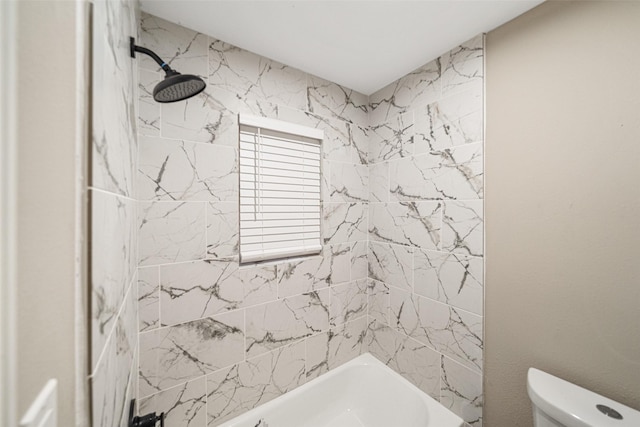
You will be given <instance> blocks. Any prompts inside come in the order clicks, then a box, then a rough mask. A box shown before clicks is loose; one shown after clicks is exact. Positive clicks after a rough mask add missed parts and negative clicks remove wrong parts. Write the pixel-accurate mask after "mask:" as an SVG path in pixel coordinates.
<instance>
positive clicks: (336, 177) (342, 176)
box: [328, 162, 369, 202]
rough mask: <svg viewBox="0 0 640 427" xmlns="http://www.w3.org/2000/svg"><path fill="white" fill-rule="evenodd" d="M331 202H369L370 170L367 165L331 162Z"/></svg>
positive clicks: (329, 193)
mask: <svg viewBox="0 0 640 427" xmlns="http://www.w3.org/2000/svg"><path fill="white" fill-rule="evenodd" d="M329 170H330V174H331V175H330V177H329V192H328V195H329V198H328V199H329V200H330V201H331V202H368V201H369V168H368V167H367V165H362V164H353V163H343V162H330V165H329Z"/></svg>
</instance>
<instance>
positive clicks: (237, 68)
mask: <svg viewBox="0 0 640 427" xmlns="http://www.w3.org/2000/svg"><path fill="white" fill-rule="evenodd" d="M209 84H210V85H211V86H212V90H214V91H215V92H216V93H217V94H219V93H221V92H220V91H219V89H223V90H224V91H225V93H227V94H228V95H230V96H229V99H227V101H228V102H227V103H226V104H228V105H231V107H229V108H231V109H233V104H234V101H236V100H237V99H238V98H245V99H251V100H252V99H255V100H262V101H267V102H270V103H273V104H281V105H287V106H289V107H291V108H296V109H299V110H304V109H305V105H306V88H307V75H306V74H305V73H303V72H302V71H300V70H297V69H295V68H291V67H288V66H286V65H284V64H281V63H278V62H276V61H272V60H270V59H267V58H265V57H263V56H259V55H256V54H254V53H251V52H248V51H246V50H243V49H240V48H238V47H236V46H233V45H230V44H228V43H225V42H223V41H220V40H216V39H210V41H209ZM219 99H223V98H219ZM234 111H238V110H237V109H236V110H234Z"/></svg>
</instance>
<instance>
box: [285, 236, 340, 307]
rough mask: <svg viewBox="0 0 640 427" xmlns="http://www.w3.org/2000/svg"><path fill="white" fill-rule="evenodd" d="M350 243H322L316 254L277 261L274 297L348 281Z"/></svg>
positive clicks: (307, 291) (305, 291) (296, 293)
mask: <svg viewBox="0 0 640 427" xmlns="http://www.w3.org/2000/svg"><path fill="white" fill-rule="evenodd" d="M350 249H351V248H350V246H349V245H348V244H341V245H333V246H325V247H324V248H323V249H322V253H321V254H320V255H318V256H311V257H304V258H301V259H297V260H295V259H294V260H291V261H286V262H282V263H279V264H278V267H277V268H278V278H277V280H278V297H279V298H285V297H289V296H292V295H298V294H304V293H309V292H311V291H315V290H318V289H322V288H326V287H328V286H330V285H332V284H336V283H344V282H348V281H349V276H350V271H349V269H350V262H351V259H350Z"/></svg>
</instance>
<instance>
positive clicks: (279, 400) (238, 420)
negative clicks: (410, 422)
mask: <svg viewBox="0 0 640 427" xmlns="http://www.w3.org/2000/svg"><path fill="white" fill-rule="evenodd" d="M357 366H376V367H378V368H379V369H383V370H385V371H386V372H387V373H389V374H391V375H392V376H393V377H394V378H395V380H397V381H398V382H400V383H401V384H402V385H403V386H405V387H408V388H409V389H410V390H412V391H413V392H414V393H416V395H417V396H419V398H420V399H421V400H422V401H423V402H424V403H425V405H426V407H427V410H428V412H429V414H430V417H431V414H434V415H436V416H434V417H433V418H434V419H435V420H437V415H438V414H443V413H444V414H446V416H447V418H451V421H452V423H453V422H457V423H458V425H457V426H456V425H454V424H452V425H451V426H450V427H463V426H464V420H463V419H462V418H460V417H459V416H458V415H456V414H454V413H453V412H452V411H451V410H450V409H449V408H447V407H445V406H444V405H443V404H442V403H440V402H438V401H437V400H435V399H434V398H433V397H431V396H429V395H428V394H427V393H425V392H424V391H422V390H421V389H419V388H418V387H416V386H415V385H414V384H413V383H411V381H409V380H407V379H406V378H404V377H403V376H402V375H400V374H399V373H397V372H396V371H394V370H393V369H392V368H390V367H389V366H387V365H386V364H384V363H383V362H382V361H380V360H379V359H378V358H376V357H375V356H374V355H372V354H371V353H369V352H366V353H362V354H361V355H360V356H357V357H355V358H353V359H351V360H349V361H348V362H345V363H343V364H342V365H340V366H338V367H336V368H334V369H331V370H329V371H328V372H326V373H324V374H322V375H320V376H318V377H316V378H314V379H312V380H310V381H308V382H306V383H304V384H303V385H301V386H300V387H296V388H295V389H293V390H291V391H289V392H287V393H285V394H282V395H280V396H278V397H276V398H275V399H273V400H270V401H269V402H266V403H264V404H262V405H259V406H256V407H255V408H253V409H251V410H249V411H247V412H245V413H243V414H240V415H237V416H236V417H233V418H231V419H230V420H227V421H225V422H224V423H222V424H219V425H218V427H240V426H241V425H242V423H246V422H248V421H255V420H259V419H260V418H261V414H265V413H268V412H269V410H270V408H271V407H276V406H279V405H282V404H285V403H286V402H287V401H289V400H291V399H293V398H295V397H297V396H298V395H300V394H301V393H304V392H305V390H307V389H309V388H311V387H313V386H315V385H317V384H319V383H322V382H326V381H328V380H330V379H331V378H333V377H335V376H337V375H340V373H341V372H343V371H345V370H348V369H350V368H353V367H357ZM430 424H431V423H430ZM438 425H439V424H438ZM447 427H449V426H447Z"/></svg>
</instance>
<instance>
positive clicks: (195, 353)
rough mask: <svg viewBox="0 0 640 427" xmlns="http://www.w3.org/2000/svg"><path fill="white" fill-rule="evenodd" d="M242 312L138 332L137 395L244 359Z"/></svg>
mask: <svg viewBox="0 0 640 427" xmlns="http://www.w3.org/2000/svg"><path fill="white" fill-rule="evenodd" d="M243 314H244V313H243V312H242V311H233V312H230V313H224V314H219V315H217V316H213V317H208V318H205V319H200V320H196V321H193V322H188V323H182V324H180V325H176V326H171V327H168V328H161V329H156V330H153V331H149V332H143V333H142V334H140V380H139V387H140V389H139V395H140V397H142V396H148V395H149V394H152V393H155V392H157V391H161V390H165V389H167V388H169V387H173V386H175V385H177V384H181V383H183V382H185V381H189V380H192V379H195V378H197V377H200V376H202V375H206V374H209V373H212V372H214V371H216V370H218V369H221V368H223V367H227V366H231V365H233V364H234V363H238V362H240V361H242V360H244V333H243V326H244V315H243Z"/></svg>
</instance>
